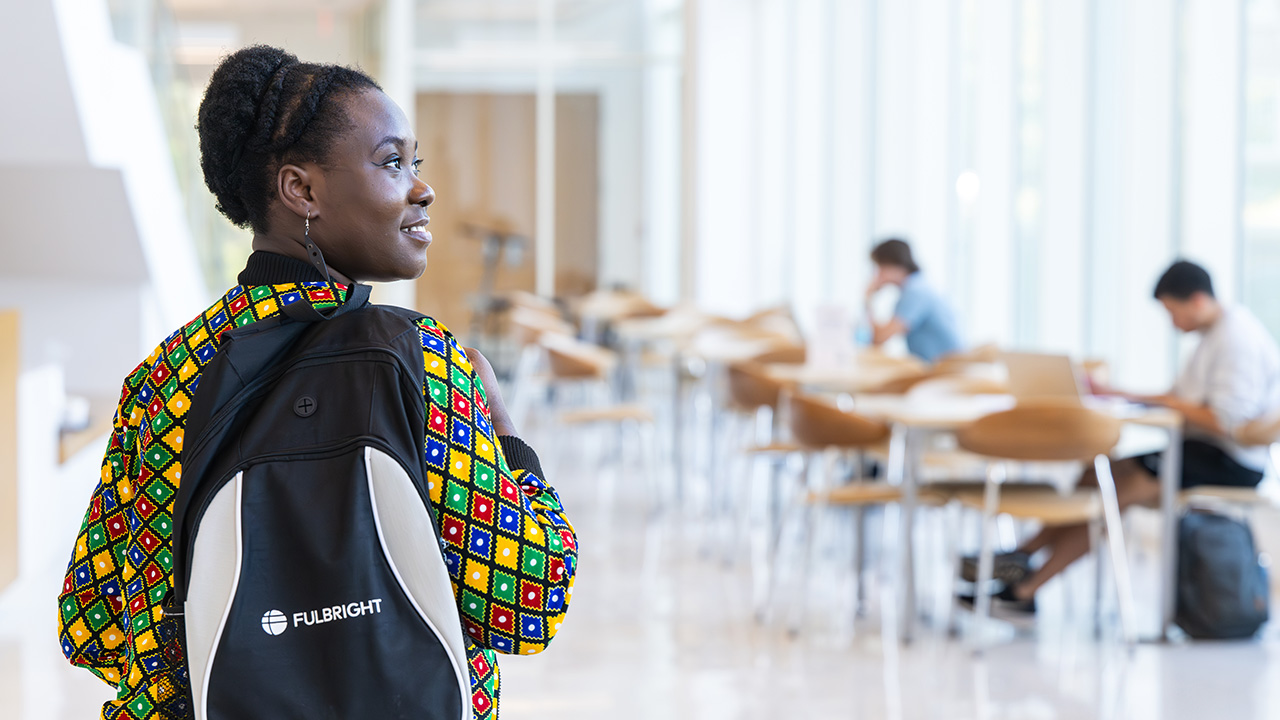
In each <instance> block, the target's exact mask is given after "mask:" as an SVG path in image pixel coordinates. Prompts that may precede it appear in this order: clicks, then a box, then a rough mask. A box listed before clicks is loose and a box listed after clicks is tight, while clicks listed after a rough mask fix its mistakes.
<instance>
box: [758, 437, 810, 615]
mask: <svg viewBox="0 0 1280 720" xmlns="http://www.w3.org/2000/svg"><path fill="white" fill-rule="evenodd" d="M808 474H809V455H808V454H807V453H806V454H805V455H804V456H803V460H802V462H801V464H800V468H799V474H798V477H797V478H796V482H795V483H794V484H793V486H792V487H790V488H787V487H782V488H781V489H780V495H782V496H783V497H782V501H781V502H780V503H779V505H780V507H779V508H778V513H777V516H778V520H777V526H776V528H775V529H774V530H775V533H774V537H773V542H772V543H771V550H772V552H771V553H770V555H771V556H772V557H771V559H770V561H769V563H768V564H769V569H768V573H769V587H768V589H767V590H766V592H765V599H764V607H763V610H762V611H761V612H760V615H761V618H760V619H761V620H764V619H766V618H767V617H769V616H771V615H772V614H773V612H774V610H775V609H776V605H777V599H778V594H779V592H780V590H781V589H780V587H779V586H780V585H781V583H780V582H779V581H780V580H781V579H782V574H783V573H782V569H783V567H785V562H784V552H785V550H786V544H787V543H786V541H787V530H788V529H789V528H791V526H793V525H797V522H798V524H799V527H798V529H797V533H798V534H799V535H800V538H799V539H800V540H803V537H804V528H803V525H804V523H803V519H802V518H800V519H799V521H798V516H802V515H803V513H804V509H805V507H804V495H805V492H806V490H807V488H806V485H807V482H806V477H807V475H808ZM788 490H790V492H789V493H788Z"/></svg>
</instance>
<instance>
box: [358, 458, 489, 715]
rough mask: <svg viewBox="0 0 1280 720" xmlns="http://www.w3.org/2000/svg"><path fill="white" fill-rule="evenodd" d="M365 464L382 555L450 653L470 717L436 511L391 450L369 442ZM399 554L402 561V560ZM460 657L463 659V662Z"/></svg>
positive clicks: (468, 693)
mask: <svg viewBox="0 0 1280 720" xmlns="http://www.w3.org/2000/svg"><path fill="white" fill-rule="evenodd" d="M364 465H365V476H366V478H367V480H368V483H369V505H370V509H371V510H372V512H373V523H374V527H376V528H377V531H378V543H379V544H380V545H381V546H382V554H383V556H384V557H386V559H387V564H388V565H389V566H390V567H391V573H392V574H393V575H394V576H395V578H396V582H397V583H399V585H400V589H401V590H402V591H403V592H404V595H405V597H407V598H408V599H409V602H410V603H412V604H413V609H414V610H415V611H417V613H418V616H419V617H421V618H422V620H423V622H425V623H426V624H427V627H429V628H431V632H433V633H435V636H436V638H437V639H438V640H439V641H440V644H441V645H442V646H444V650H445V652H446V653H448V656H449V662H450V663H452V665H453V670H454V673H455V674H456V675H457V678H458V688H459V690H460V692H461V693H462V720H470V719H471V717H472V708H471V674H470V672H468V670H467V664H466V661H465V658H466V646H465V645H464V644H463V639H462V621H461V619H460V618H459V617H458V604H457V603H458V601H457V599H456V598H455V597H454V594H453V584H452V582H450V580H449V571H448V569H447V568H446V567H445V564H444V558H443V557H442V556H441V554H440V551H439V547H440V539H439V538H438V537H437V536H436V531H435V525H434V524H433V523H432V522H431V516H430V515H428V513H430V512H431V510H430V508H428V507H427V505H426V503H424V502H423V500H422V496H421V495H420V494H419V493H418V490H417V488H416V487H415V486H414V484H413V480H412V479H411V478H410V477H409V474H408V473H406V472H405V471H404V468H403V467H401V466H400V463H398V462H396V461H395V459H393V458H392V457H391V456H390V455H387V454H386V453H385V452H382V451H381V450H377V449H375V448H372V447H365V449H364ZM375 486H376V488H377V489H376V490H375ZM384 519H385V520H386V522H385V524H384V522H383V521H384ZM388 540H390V542H388ZM397 558H399V559H400V560H401V561H402V562H400V563H397V562H396V559H397ZM402 566H403V567H404V568H405V574H403V575H402V574H401V572H400V568H401V567H402ZM424 607H425V609H424ZM433 617H434V618H435V620H433V619H432V618H433ZM436 621H439V622H436ZM459 658H462V659H463V660H462V661H459Z"/></svg>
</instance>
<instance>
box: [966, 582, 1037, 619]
mask: <svg viewBox="0 0 1280 720" xmlns="http://www.w3.org/2000/svg"><path fill="white" fill-rule="evenodd" d="M956 599H957V600H959V602H960V604H961V605H962V606H964V607H965V608H966V609H969V610H973V609H974V608H975V607H976V606H977V600H976V599H975V598H974V596H972V595H961V596H960V597H958V598H956ZM1035 614H1036V599H1035V597H1034V596H1033V597H1031V598H1030V599H1028V600H1019V599H1018V597H1017V596H1016V595H1014V594H1013V587H1012V586H1006V587H1005V589H1003V590H1001V591H1000V592H998V593H996V594H995V595H992V596H991V617H994V618H1004V619H1017V618H1027V617H1032V616H1034V615H1035Z"/></svg>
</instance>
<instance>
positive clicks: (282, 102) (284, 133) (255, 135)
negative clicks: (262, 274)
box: [196, 45, 381, 233]
mask: <svg viewBox="0 0 1280 720" xmlns="http://www.w3.org/2000/svg"><path fill="white" fill-rule="evenodd" d="M366 88H371V89H381V88H379V87H378V84H377V83H376V82H374V81H373V79H372V78H370V77H369V76H368V75H366V74H364V73H363V72H361V71H359V70H355V69H352V68H348V67H343V66H341V65H321V64H313V63H304V62H299V61H298V58H297V57H296V56H294V55H293V54H292V53H288V52H285V51H284V50H281V49H280V48H275V47H271V46H268V45H253V46H251V47H247V48H244V49H242V50H238V51H236V52H235V53H232V54H231V55H229V56H227V58H226V59H224V60H223V61H222V63H221V64H219V65H218V68H217V69H216V70H214V71H213V77H212V78H211V79H210V80H209V87H208V88H207V89H205V93H204V99H203V100H202V101H201V102H200V112H199V115H198V116H197V118H198V119H197V122H196V131H197V132H198V133H199V135H200V168H201V169H202V170H203V171H204V183H205V185H207V186H208V187H209V190H210V191H211V192H212V193H213V194H214V197H216V198H217V200H218V205H217V207H218V211H219V212H221V213H222V214H223V215H226V216H227V219H229V220H230V221H231V222H233V223H235V224H236V225H238V226H240V227H249V228H252V229H253V231H254V232H259V233H261V232H265V231H266V230H267V211H268V209H269V208H270V207H271V202H272V199H273V198H274V197H275V182H276V173H277V172H279V169H280V166H281V165H284V164H286V163H300V162H316V163H323V162H324V161H325V160H326V156H327V154H328V151H329V148H330V147H331V146H332V144H333V141H334V140H335V139H336V138H337V137H338V135H340V134H341V133H342V132H343V131H344V130H345V129H346V125H347V118H346V116H345V114H344V113H343V112H342V102H341V101H342V99H343V97H342V96H343V95H346V94H348V93H350V92H353V91H357V90H362V89H366Z"/></svg>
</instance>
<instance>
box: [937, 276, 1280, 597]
mask: <svg viewBox="0 0 1280 720" xmlns="http://www.w3.org/2000/svg"><path fill="white" fill-rule="evenodd" d="M1154 294H1155V298H1156V299H1157V300H1159V301H1160V302H1161V304H1163V305H1164V307H1165V310H1167V311H1168V312H1169V318H1170V319H1171V320H1172V321H1173V326H1174V327H1176V328H1177V329H1178V330H1181V331H1182V332H1186V333H1198V334H1199V335H1200V344H1199V345H1198V346H1197V347H1196V349H1195V352H1193V353H1192V354H1191V358H1190V359H1189V360H1188V361H1187V364H1186V365H1185V366H1184V367H1183V369H1182V372H1181V373H1180V374H1179V375H1178V379H1177V381H1176V382H1175V383H1174V385H1173V388H1172V390H1171V391H1170V392H1169V393H1168V394H1165V395H1157V396H1135V395H1125V396H1126V397H1129V398H1130V399H1132V400H1135V401H1138V402H1142V403H1146V404H1151V405H1161V406H1164V407H1168V408H1172V409H1174V410H1176V411H1178V412H1179V413H1180V414H1181V415H1182V416H1183V418H1184V420H1185V422H1186V426H1185V427H1186V433H1185V437H1186V440H1185V441H1184V442H1183V446H1182V487H1183V488H1187V487H1192V486H1195V485H1232V486H1239V487H1255V486H1256V485H1257V484H1258V483H1259V482H1261V480H1262V475H1263V470H1264V468H1265V466H1266V462H1267V448H1266V447H1245V446H1242V445H1240V444H1239V443H1237V442H1236V441H1235V440H1234V439H1233V436H1234V433H1235V431H1236V430H1237V429H1238V428H1239V427H1240V426H1241V425H1244V424H1245V423H1247V422H1249V421H1250V420H1253V419H1256V418H1258V417H1260V416H1262V415H1265V414H1267V413H1268V412H1270V411H1272V410H1274V409H1276V408H1277V407H1278V406H1280V349H1278V348H1277V347H1276V343H1275V340H1273V339H1272V338H1271V336H1270V335H1269V334H1268V333H1267V331H1266V329H1265V328H1264V327H1263V326H1262V323H1260V322H1259V321H1258V319H1257V318H1256V317H1254V315H1253V314H1252V313H1250V312H1249V311H1248V310H1247V309H1245V308H1244V307H1240V306H1232V305H1228V304H1225V303H1223V302H1221V301H1219V300H1218V299H1217V297H1216V296H1215V295H1214V293H1213V282H1212V280H1211V279H1210V278H1209V273H1208V272H1206V271H1205V269H1204V268H1202V267H1200V266H1199V265H1196V264H1195V263H1191V262H1187V261H1179V262H1176V263H1174V264H1173V265H1172V266H1171V267H1170V268H1169V269H1168V270H1167V271H1165V273H1164V275H1163V276H1161V278H1160V281H1159V282H1158V283H1156V289H1155V293H1154ZM1117 394H1122V395H1123V393H1117ZM1111 472H1112V474H1113V475H1114V477H1115V482H1116V494H1117V495H1118V498H1119V501H1120V507H1121V509H1123V508H1125V507H1127V506H1129V505H1133V504H1135V503H1137V504H1146V505H1150V504H1154V503H1155V502H1157V501H1158V499H1159V497H1160V484H1159V481H1158V477H1159V473H1160V455H1159V454H1151V455H1143V456H1139V457H1133V458H1125V459H1123V460H1114V461H1112V463H1111ZM1081 482H1082V483H1085V484H1089V483H1093V484H1096V482H1097V480H1096V478H1095V477H1094V476H1093V472H1092V471H1091V470H1090V471H1089V472H1086V473H1085V477H1084V478H1083V479H1082V480H1081ZM1041 549H1049V550H1050V551H1051V553H1050V556H1049V558H1048V560H1047V561H1046V562H1045V563H1044V565H1042V566H1041V567H1040V568H1038V569H1033V568H1032V566H1031V556H1032V555H1033V554H1034V553H1036V552H1037V551H1039V550H1041ZM1088 550H1089V534H1088V528H1087V527H1085V526H1074V527H1061V528H1047V529H1045V530H1043V531H1041V532H1040V534H1039V535H1037V536H1036V537H1035V538H1033V539H1031V540H1030V541H1029V542H1027V543H1025V544H1024V545H1023V546H1022V547H1020V548H1018V550H1017V551H1015V552H1012V553H1006V554H1002V555H999V556H997V558H996V577H997V578H999V579H1001V580H1003V581H1004V583H1005V587H1004V590H1003V591H1001V592H1000V594H998V595H997V596H996V599H997V601H998V602H997V605H1000V606H1001V608H1000V609H1002V610H1005V611H1009V612H1014V613H1016V612H1034V609H1035V602H1034V597H1035V592H1036V590H1038V589H1039V588H1040V586H1041V585H1043V584H1044V583H1045V582H1046V581H1048V580H1049V579H1050V578H1052V577H1053V576H1054V575H1056V574H1058V573H1059V572H1061V571H1062V570H1063V569H1065V568H1066V567H1067V566H1068V565H1070V564H1071V563H1073V562H1075V561H1076V560H1077V559H1078V558H1079V557H1081V556H1082V555H1084V554H1085V553H1086V552H1088ZM975 568H976V563H975V562H974V561H973V560H972V559H966V562H965V566H964V568H963V569H962V572H963V574H964V575H965V576H967V577H969V578H970V579H971V578H972V576H974V575H976V570H975Z"/></svg>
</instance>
